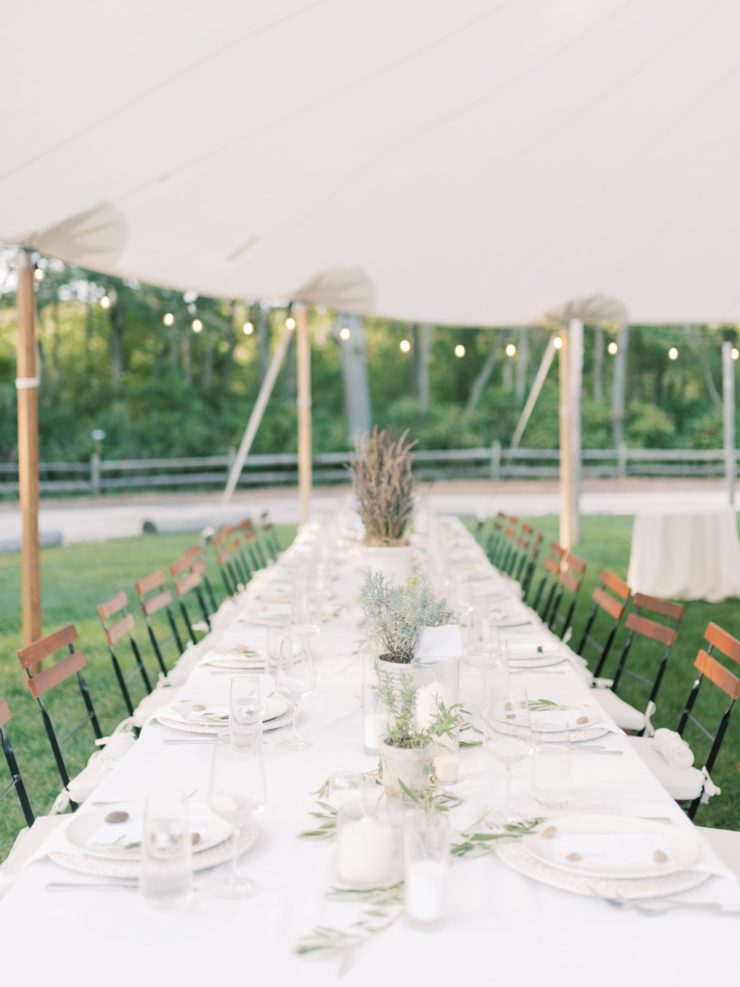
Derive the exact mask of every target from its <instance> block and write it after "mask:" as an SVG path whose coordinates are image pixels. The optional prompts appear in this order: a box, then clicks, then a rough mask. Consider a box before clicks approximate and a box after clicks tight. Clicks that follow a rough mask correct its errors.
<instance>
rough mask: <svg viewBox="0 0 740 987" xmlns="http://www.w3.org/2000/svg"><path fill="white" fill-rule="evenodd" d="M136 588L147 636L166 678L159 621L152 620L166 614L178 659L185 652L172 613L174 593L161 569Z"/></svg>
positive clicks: (138, 582) (136, 584)
mask: <svg viewBox="0 0 740 987" xmlns="http://www.w3.org/2000/svg"><path fill="white" fill-rule="evenodd" d="M134 588H135V589H136V595H137V597H138V599H139V605H140V607H141V610H142V613H143V614H144V619H145V620H146V629H147V634H148V636H149V641H150V642H151V645H152V648H153V650H154V654H155V655H156V658H157V664H158V665H159V668H160V671H161V672H162V674H163V675H165V676H166V675H167V674H168V673H169V669H168V666H167V662H166V661H165V657H164V648H163V646H162V640H161V635H160V634H158V633H157V627H156V626H155V624H156V623H158V621H157V622H155V621H154V620H153V619H152V618H154V617H155V616H156V615H157V614H159V613H164V616H165V618H166V620H167V625H168V627H169V629H170V632H171V634H172V637H173V639H174V642H175V647H176V648H177V655H178V657H179V656H180V655H181V654H182V653H183V650H184V643H183V637H182V635H181V632H180V628H179V627H178V626H177V621H176V620H175V615H174V613H173V611H172V602H173V601H172V593H171V591H170V588H169V586H168V585H167V579H166V577H165V574H164V572H163V571H162V570H161V569H156V570H155V571H154V572H150V573H149V575H148V576H144V578H143V579H139V580H137V581H136V582H135V583H134Z"/></svg>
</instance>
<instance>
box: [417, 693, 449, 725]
mask: <svg viewBox="0 0 740 987" xmlns="http://www.w3.org/2000/svg"><path fill="white" fill-rule="evenodd" d="M439 702H443V703H444V704H445V706H446V707H447V708H448V709H449V708H450V706H453V705H454V704H455V703H456V702H457V696H455V695H453V693H452V689H448V688H446V687H445V686H444V685H442V684H441V683H439V682H430V683H429V685H423V686H421V687H420V688H419V689H417V691H416V725H417V726H418V727H419V729H420V730H427V729H429V727H430V726H431V725H432V723H434V721H435V719H436V718H437V705H438V703H439Z"/></svg>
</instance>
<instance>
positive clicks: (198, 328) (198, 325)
mask: <svg viewBox="0 0 740 987" xmlns="http://www.w3.org/2000/svg"><path fill="white" fill-rule="evenodd" d="M191 327H192V330H193V332H194V333H196V334H197V333H199V332H203V323H202V322H201V320H200V319H193V321H192V323H191Z"/></svg>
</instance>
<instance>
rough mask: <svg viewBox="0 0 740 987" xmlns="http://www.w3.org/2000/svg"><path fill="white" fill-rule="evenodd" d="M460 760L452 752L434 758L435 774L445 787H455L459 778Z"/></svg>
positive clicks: (445, 752) (444, 752) (442, 753)
mask: <svg viewBox="0 0 740 987" xmlns="http://www.w3.org/2000/svg"><path fill="white" fill-rule="evenodd" d="M459 764H460V758H459V756H458V755H457V754H455V753H453V752H452V751H450V752H448V751H443V752H441V753H439V754H436V755H435V757H434V773H435V774H436V776H437V781H439V782H441V783H442V784H443V785H454V784H455V783H456V782H457V780H458V777H459Z"/></svg>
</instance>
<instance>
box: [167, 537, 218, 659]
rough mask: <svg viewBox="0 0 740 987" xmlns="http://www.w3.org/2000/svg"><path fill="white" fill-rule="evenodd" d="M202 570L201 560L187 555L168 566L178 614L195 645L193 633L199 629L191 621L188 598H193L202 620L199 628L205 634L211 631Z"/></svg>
mask: <svg viewBox="0 0 740 987" xmlns="http://www.w3.org/2000/svg"><path fill="white" fill-rule="evenodd" d="M204 570H205V562H204V561H203V560H202V559H201V558H197V557H194V556H190V557H188V556H187V555H184V556H182V558H179V559H176V560H175V561H174V562H173V563H172V564H171V565H169V566H168V571H169V574H170V577H171V578H172V584H173V586H174V588H175V596H176V597H177V602H178V604H179V607H180V613H181V614H182V619H183V621H184V622H185V626H186V627H187V630H188V635H189V637H190V640H191V641H192V642H193V644H195V643H196V641H197V640H198V638H197V636H196V634H195V631H196V629H199V628H197V623H198V622H193V620H192V619H191V614H190V611H189V609H188V600H189V598H190V597H195V600H196V602H197V604H198V607H199V609H200V614H201V618H202V624H201V628H202V629H203V630H204V631H205V632H206V633H208V632H209V631H210V630H211V615H210V613H209V611H208V606H207V604H206V598H205V596H204V593H203V572H204Z"/></svg>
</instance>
